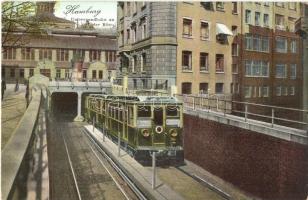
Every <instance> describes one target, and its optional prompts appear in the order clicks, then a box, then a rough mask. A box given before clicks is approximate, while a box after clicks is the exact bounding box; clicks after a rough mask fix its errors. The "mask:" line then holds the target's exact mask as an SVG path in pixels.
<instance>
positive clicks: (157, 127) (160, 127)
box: [155, 126, 164, 133]
mask: <svg viewBox="0 0 308 200" xmlns="http://www.w3.org/2000/svg"><path fill="white" fill-rule="evenodd" d="M163 130H164V129H163V127H162V126H156V128H155V131H156V133H162V132H163Z"/></svg>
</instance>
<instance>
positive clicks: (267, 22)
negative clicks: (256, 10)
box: [263, 14, 269, 27]
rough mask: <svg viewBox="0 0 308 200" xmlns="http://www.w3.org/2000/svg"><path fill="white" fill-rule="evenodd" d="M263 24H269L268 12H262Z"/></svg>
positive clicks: (266, 25)
mask: <svg viewBox="0 0 308 200" xmlns="http://www.w3.org/2000/svg"><path fill="white" fill-rule="evenodd" d="M263 25H264V26H265V27H268V26H269V15H268V14H264V16H263Z"/></svg>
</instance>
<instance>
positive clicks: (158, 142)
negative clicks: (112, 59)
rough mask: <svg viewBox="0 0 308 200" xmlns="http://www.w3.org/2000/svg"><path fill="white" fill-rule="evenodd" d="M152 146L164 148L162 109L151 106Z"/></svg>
mask: <svg viewBox="0 0 308 200" xmlns="http://www.w3.org/2000/svg"><path fill="white" fill-rule="evenodd" d="M152 129H153V130H152V132H153V133H154V134H153V145H154V146H165V134H164V109H163V107H156V106H153V126H152Z"/></svg>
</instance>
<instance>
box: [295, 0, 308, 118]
mask: <svg viewBox="0 0 308 200" xmlns="http://www.w3.org/2000/svg"><path fill="white" fill-rule="evenodd" d="M295 31H296V33H297V34H298V35H300V36H301V37H302V41H303V43H302V51H303V54H302V55H303V56H302V62H303V87H302V91H303V109H304V110H308V37H307V36H308V3H302V4H301V17H300V19H298V20H297V21H296V26H295ZM304 120H305V121H306V122H308V113H304Z"/></svg>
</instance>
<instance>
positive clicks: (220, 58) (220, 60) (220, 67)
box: [216, 54, 224, 72]
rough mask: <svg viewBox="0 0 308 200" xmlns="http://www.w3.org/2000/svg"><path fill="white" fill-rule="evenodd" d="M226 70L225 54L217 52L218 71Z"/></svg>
mask: <svg viewBox="0 0 308 200" xmlns="http://www.w3.org/2000/svg"><path fill="white" fill-rule="evenodd" d="M223 71H224V55H223V54H216V72H223Z"/></svg>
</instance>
